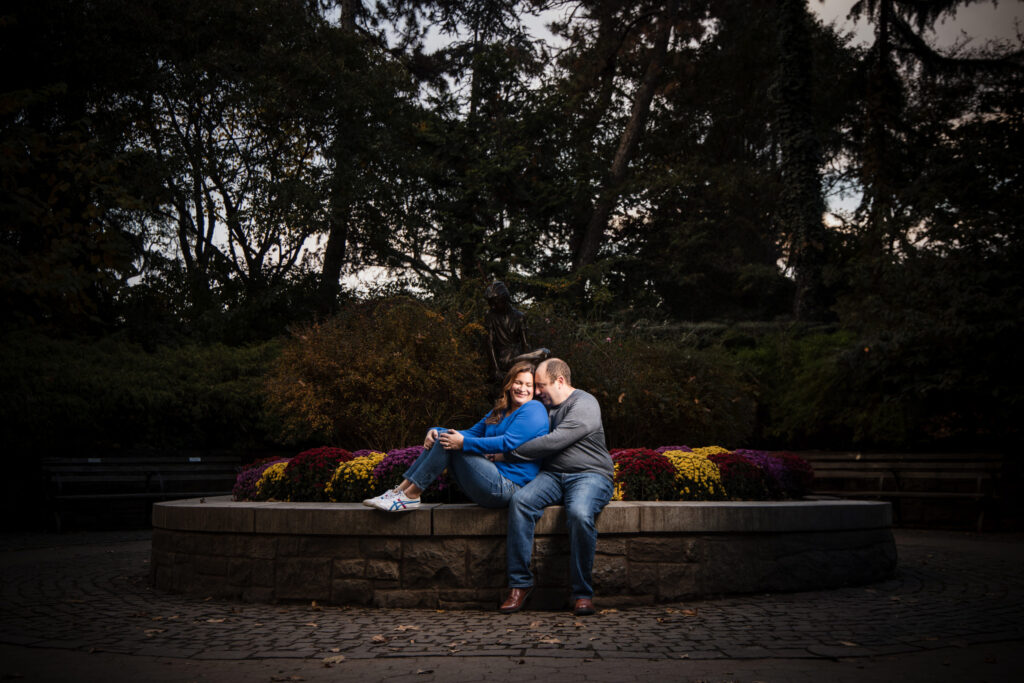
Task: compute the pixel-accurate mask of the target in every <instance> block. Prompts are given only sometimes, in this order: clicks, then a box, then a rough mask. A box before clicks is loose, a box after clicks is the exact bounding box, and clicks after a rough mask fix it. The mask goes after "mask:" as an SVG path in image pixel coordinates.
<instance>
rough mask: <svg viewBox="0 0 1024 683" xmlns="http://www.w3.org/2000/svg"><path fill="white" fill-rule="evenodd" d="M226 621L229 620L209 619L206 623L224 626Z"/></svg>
mask: <svg viewBox="0 0 1024 683" xmlns="http://www.w3.org/2000/svg"><path fill="white" fill-rule="evenodd" d="M225 621H227V619H223V618H222V619H207V620H206V623H208V624H223V623H224V622H225Z"/></svg>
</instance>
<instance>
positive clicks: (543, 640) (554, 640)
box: [538, 636, 562, 645]
mask: <svg viewBox="0 0 1024 683" xmlns="http://www.w3.org/2000/svg"><path fill="white" fill-rule="evenodd" d="M538 642H540V643H548V644H549V645H554V644H555V643H561V642H562V641H560V640H559V639H558V638H555V637H553V636H548V637H547V638H541V639H540V640H539V641H538Z"/></svg>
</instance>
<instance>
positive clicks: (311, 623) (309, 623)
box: [303, 621, 317, 628]
mask: <svg viewBox="0 0 1024 683" xmlns="http://www.w3.org/2000/svg"><path fill="white" fill-rule="evenodd" d="M303 626H309V627H311V628H317V625H316V624H315V623H313V622H312V621H310V622H307V623H305V624H303Z"/></svg>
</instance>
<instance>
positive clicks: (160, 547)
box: [152, 496, 896, 609]
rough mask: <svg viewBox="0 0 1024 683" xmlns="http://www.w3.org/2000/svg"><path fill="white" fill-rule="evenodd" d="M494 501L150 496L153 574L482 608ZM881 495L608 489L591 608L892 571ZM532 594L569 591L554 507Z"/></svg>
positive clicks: (558, 595)
mask: <svg viewBox="0 0 1024 683" xmlns="http://www.w3.org/2000/svg"><path fill="white" fill-rule="evenodd" d="M506 514H507V513H506V511H505V510H488V509H484V508H481V507H478V506H476V505H469V504H467V505H423V506H421V507H420V508H419V509H418V510H415V511H412V512H406V513H401V514H395V513H386V512H380V511H378V510H373V509H370V508H367V507H364V506H363V505H361V504H358V503H240V502H233V501H232V500H231V499H230V497H228V496H224V497H219V498H205V499H191V500H178V501H171V502H166V503H157V504H156V505H154V506H153V527H154V529H153V555H152V580H153V584H154V585H155V586H156V587H157V588H159V589H162V590H167V591H172V592H180V593H188V594H194V595H202V596H215V597H221V598H239V599H242V600H247V601H254V602H273V601H279V600H306V601H309V600H316V601H318V602H322V603H331V604H338V605H374V606H380V607H429V608H443V609H453V608H462V607H465V608H479V607H484V608H494V607H495V606H496V605H497V604H498V603H499V602H500V601H501V599H502V598H503V597H504V592H505V590H506V589H505V586H506V579H505V525H506ZM891 524H892V508H891V506H890V504H889V503H882V502H873V501H870V502H869V501H849V500H808V501H786V502H722V503H718V502H700V503H697V502H633V501H628V502H612V503H609V504H608V506H607V507H606V508H605V509H604V511H603V512H602V513H601V515H600V517H599V518H598V522H597V528H598V532H599V537H598V542H597V554H596V557H595V562H594V588H595V591H596V593H597V598H598V599H599V601H600V603H601V605H602V606H607V607H611V606H623V605H636V604H649V603H652V602H657V601H672V600H680V599H684V598H692V597H703V596H712V595H724V594H734V593H755V592H782V591H802V590H813V589H820V588H832V587H839V586H848V585H857V584H864V583H870V582H873V581H880V580H883V579H886V578H889V577H891V576H892V575H893V574H894V572H895V569H896V546H895V543H894V541H893V536H892V530H891ZM533 558H534V575H535V584H536V586H535V590H534V594H533V596H532V597H531V599H530V605H531V607H534V608H545V607H547V608H558V607H561V606H563V605H565V604H567V600H568V591H569V589H568V585H567V584H568V581H567V574H568V542H567V538H566V532H565V523H564V510H563V509H562V508H561V507H549V508H548V509H547V510H546V511H545V513H544V516H543V517H542V518H541V520H540V522H539V523H538V524H537V534H536V539H535V542H534V553H533Z"/></svg>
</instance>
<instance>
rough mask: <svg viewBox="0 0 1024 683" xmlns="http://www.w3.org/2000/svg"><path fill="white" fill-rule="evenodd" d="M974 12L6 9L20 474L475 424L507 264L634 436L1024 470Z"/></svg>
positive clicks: (991, 70) (1009, 237)
mask: <svg viewBox="0 0 1024 683" xmlns="http://www.w3.org/2000/svg"><path fill="white" fill-rule="evenodd" d="M965 4H967V3H962V2H955V1H954V2H940V3H915V2H902V1H901V0H879V1H878V2H860V3H856V4H855V5H854V8H853V10H852V12H853V14H854V15H855V16H858V17H861V18H863V19H865V20H866V21H867V22H868V24H869V25H870V26H872V27H873V28H874V29H875V38H874V40H873V41H872V42H871V43H870V44H868V45H866V46H856V45H853V44H852V43H851V41H850V40H849V38H848V37H846V36H843V35H840V34H838V33H837V32H836V31H835V30H834V29H833V28H832V27H829V26H824V25H822V24H821V23H820V22H819V21H818V20H817V19H815V17H814V15H813V14H812V13H811V12H810V11H809V6H808V3H806V2H803V1H801V0H771V1H766V2H758V3H748V2H740V1H739V0H721V1H716V2H690V3H679V2H675V1H672V0H669V1H661V2H658V1H653V0H644V1H642V2H630V3H626V2H619V1H614V0H587V1H585V2H579V3H576V5H575V8H576V11H575V12H574V13H572V14H571V15H565V17H563V18H562V19H559V20H558V21H556V23H555V25H553V26H552V30H553V32H554V33H555V34H556V35H557V36H558V37H559V38H560V39H561V40H562V44H561V47H559V48H558V49H557V50H556V49H554V48H552V47H551V46H549V45H544V44H541V43H539V42H538V41H537V40H536V39H535V38H534V36H533V34H532V33H531V32H530V30H528V26H527V23H526V20H527V19H528V18H529V16H530V15H531V13H536V12H538V11H539V10H540V9H556V10H557V9H565V8H566V7H567V6H568V4H567V3H564V2H561V1H560V0H555V1H552V2H543V3H539V2H536V1H533V0H519V1H516V0H483V1H476V0H474V1H473V2H436V1H432V0H389V1H387V2H381V3H368V2H358V1H357V2H348V1H346V2H338V3H334V2H330V1H322V2H309V1H308V0H260V1H259V2H242V1H241V0H237V1H236V0H227V1H225V2H216V3H208V2H198V1H196V2H191V1H189V2H177V3H166V2H158V1H157V0H89V1H85V0H59V1H58V0H34V1H33V2H27V1H17V2H11V3H7V4H5V6H4V9H3V10H0V62H2V64H3V69H2V70H0V300H2V302H3V305H4V311H5V315H4V317H3V319H2V322H0V350H2V365H0V380H2V382H0V407H2V414H0V418H2V422H3V424H4V425H5V430H6V431H5V433H6V436H5V443H6V445H7V452H8V453H9V454H15V455H9V456H8V457H17V458H24V456H26V455H28V456H30V457H28V458H27V460H28V461H31V460H34V459H35V457H36V456H41V455H44V454H48V453H62V454H66V453H96V452H110V451H125V450H128V449H134V448H175V449H192V448H195V449H212V448H228V449H235V450H239V451H260V450H266V449H283V450H285V451H288V450H294V449H296V448H300V447H305V446H318V445H323V444H326V443H331V444H335V445H339V446H343V447H346V448H350V449H354V448H360V447H363V446H372V447H374V448H389V447H400V446H405V445H408V443H410V442H415V441H418V440H419V438H420V437H421V436H422V435H421V432H422V430H423V429H425V428H426V427H428V426H430V423H432V422H435V421H444V422H449V421H450V422H457V423H460V424H461V423H462V422H463V421H464V422H465V424H469V423H471V422H472V421H473V420H475V419H476V418H477V417H478V416H479V415H480V414H482V412H483V411H484V410H486V408H487V406H488V402H489V397H488V395H487V392H488V388H487V386H486V385H485V384H484V381H483V378H484V377H485V376H486V373H485V363H484V362H483V343H484V341H483V340H484V336H483V331H482V328H481V327H480V325H481V324H482V322H483V314H484V312H485V306H484V302H483V300H482V292H483V289H484V287H485V286H486V284H487V283H488V282H489V281H490V279H491V278H492V277H499V278H503V279H505V280H506V281H507V282H508V283H509V285H510V287H511V289H512V291H513V293H514V296H515V299H516V303H517V305H518V306H519V307H521V308H522V309H523V310H524V311H526V313H527V315H528V319H529V326H530V338H531V341H532V342H533V343H534V344H536V345H538V346H539V345H544V346H548V347H550V348H552V349H553V350H554V351H555V352H556V353H557V354H559V355H560V356H562V357H564V358H565V359H566V360H567V361H568V362H569V363H570V365H571V366H572V368H573V371H574V377H575V379H576V383H577V385H578V386H580V387H583V388H585V389H587V390H589V391H591V392H593V393H594V394H595V395H597V396H598V398H599V399H600V400H601V404H602V408H603V410H604V417H605V423H606V428H607V432H608V438H609V442H610V443H611V445H613V446H648V447H654V446H657V445H659V444H666V443H690V444H696V445H700V444H710V443H718V444H722V445H725V446H729V447H739V446H753V447H771V448H832V449H846V448H886V449H908V450H909V449H913V450H920V449H971V450H973V449H1003V450H1007V451H1010V450H1013V449H1015V448H1017V447H1019V446H1020V443H1021V433H1020V427H1019V418H1018V416H1019V415H1020V414H1021V409H1022V407H1024V406H1022V394H1024V390H1022V386H1021V384H1020V382H1019V381H1018V380H1017V379H1016V378H1017V377H1019V376H1020V375H1021V374H1022V373H1021V367H1020V365H1021V361H1020V360H1019V354H1018V353H1017V348H1016V346H1017V340H1019V339H1020V338H1021V333H1022V332H1024V330H1022V327H1024V310H1022V306H1024V303H1022V302H1024V296H1022V294H1024V292H1022V285H1021V278H1020V273H1021V269H1020V265H1019V264H1020V263H1021V260H1022V256H1024V253H1022V245H1024V235H1022V231H1021V216H1024V206H1022V201H1024V199H1022V197H1024V174H1022V172H1021V159H1022V158H1024V155H1022V154H1020V150H1021V149H1022V148H1024V144H1022V142H1024V141H1022V140H1021V135H1022V131H1024V120H1022V117H1024V95H1022V93H1024V88H1022V87H1021V85H1022V83H1021V81H1022V67H1021V46H1020V45H1019V44H1016V43H1004V44H980V43H979V44H978V45H977V47H974V48H972V49H967V48H964V47H955V48H950V49H946V50H941V51H940V50H937V49H935V48H934V47H931V46H930V45H929V44H928V43H927V42H926V41H925V40H922V36H925V35H926V29H927V28H928V27H929V26H932V25H934V24H935V23H936V22H937V21H940V20H941V19H942V18H944V17H946V16H948V14H949V13H950V12H952V11H953V10H955V9H956V8H958V7H960V6H963V5H965ZM546 16H547V18H548V19H549V20H550V18H551V17H552V16H555V15H546ZM557 16H562V15H561V14H559V15H557ZM431 26H433V27H436V28H438V30H440V32H441V35H442V41H441V42H440V43H439V42H438V41H436V40H434V41H432V42H427V41H426V40H425V38H426V36H427V31H428V28H429V27H431ZM840 191H845V192H846V193H847V200H846V202H845V203H843V204H840V205H833V208H835V207H836V206H838V207H839V208H836V210H835V212H834V213H830V214H827V220H826V216H823V211H825V210H826V207H828V206H829V204H828V201H829V200H830V199H833V198H834V197H835V195H836V194H837V193H839V192H840ZM355 276H359V277H361V278H362V283H363V284H362V285H358V286H357V284H356V280H355V279H353V278H354V277H355ZM313 415H316V416H319V417H316V418H315V419H314V418H312V417H311V416H313Z"/></svg>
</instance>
